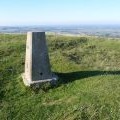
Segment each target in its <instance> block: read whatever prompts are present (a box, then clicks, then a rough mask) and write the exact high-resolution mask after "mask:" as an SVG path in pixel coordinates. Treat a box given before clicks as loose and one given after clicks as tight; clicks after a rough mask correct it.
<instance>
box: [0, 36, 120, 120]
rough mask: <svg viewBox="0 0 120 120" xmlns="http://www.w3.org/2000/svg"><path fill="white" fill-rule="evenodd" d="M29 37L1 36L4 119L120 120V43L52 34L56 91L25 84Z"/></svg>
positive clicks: (49, 38) (0, 86) (0, 90)
mask: <svg viewBox="0 0 120 120" xmlns="http://www.w3.org/2000/svg"><path fill="white" fill-rule="evenodd" d="M25 41H26V35H25V34H21V35H17V34H16V35H15V34H11V35H10V34H0V120H119V119H120V40H119V39H107V38H95V37H86V38H85V37H75V36H53V35H48V36H47V43H48V48H49V56H50V62H51V68H52V71H54V72H55V73H56V74H57V75H58V77H59V81H58V85H56V86H55V87H53V86H49V85H45V86H43V87H42V88H41V89H36V90H32V89H31V88H26V87H25V86H24V84H23V81H22V78H21V73H23V72H24V59H25V47H26V45H25Z"/></svg>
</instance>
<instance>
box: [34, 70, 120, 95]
mask: <svg viewBox="0 0 120 120" xmlns="http://www.w3.org/2000/svg"><path fill="white" fill-rule="evenodd" d="M55 74H56V75H57V76H58V78H59V80H58V82H57V84H54V85H53V84H51V85H46V84H45V86H44V85H41V87H40V88H38V89H33V90H34V92H35V93H39V89H42V90H43V91H44V92H47V91H48V90H49V89H54V88H57V87H59V86H61V85H62V84H68V83H71V82H73V81H75V80H82V79H84V78H89V77H94V76H99V75H120V71H77V72H69V73H58V72H56V73H55Z"/></svg>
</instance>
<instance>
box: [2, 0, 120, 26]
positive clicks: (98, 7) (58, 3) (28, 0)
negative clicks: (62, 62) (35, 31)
mask: <svg viewBox="0 0 120 120" xmlns="http://www.w3.org/2000/svg"><path fill="white" fill-rule="evenodd" d="M48 24H52V25H53V24H58V25H59V24H120V0H0V25H48Z"/></svg>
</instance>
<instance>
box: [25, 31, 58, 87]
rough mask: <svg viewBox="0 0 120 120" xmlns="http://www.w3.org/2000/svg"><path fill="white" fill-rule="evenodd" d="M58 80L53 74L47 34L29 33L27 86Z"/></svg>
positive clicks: (27, 44)
mask: <svg viewBox="0 0 120 120" xmlns="http://www.w3.org/2000/svg"><path fill="white" fill-rule="evenodd" d="M55 80H57V77H56V76H55V75H53V74H52V72H51V69H50V62H49V56H48V50H47V45H46V38H45V32H28V33H27V42H26V57H25V73H24V74H23V81H24V83H25V85H27V86H30V85H32V84H39V83H41V82H48V81H49V82H50V81H55Z"/></svg>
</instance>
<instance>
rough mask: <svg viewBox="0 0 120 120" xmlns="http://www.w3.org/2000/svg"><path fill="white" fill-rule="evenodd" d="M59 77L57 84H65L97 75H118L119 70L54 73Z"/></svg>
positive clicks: (119, 73)
mask: <svg viewBox="0 0 120 120" xmlns="http://www.w3.org/2000/svg"><path fill="white" fill-rule="evenodd" d="M56 74H57V75H58V77H59V85H60V84H67V83H69V82H73V81H75V80H80V79H84V78H89V77H94V76H99V75H120V71H77V72H70V73H56Z"/></svg>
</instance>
